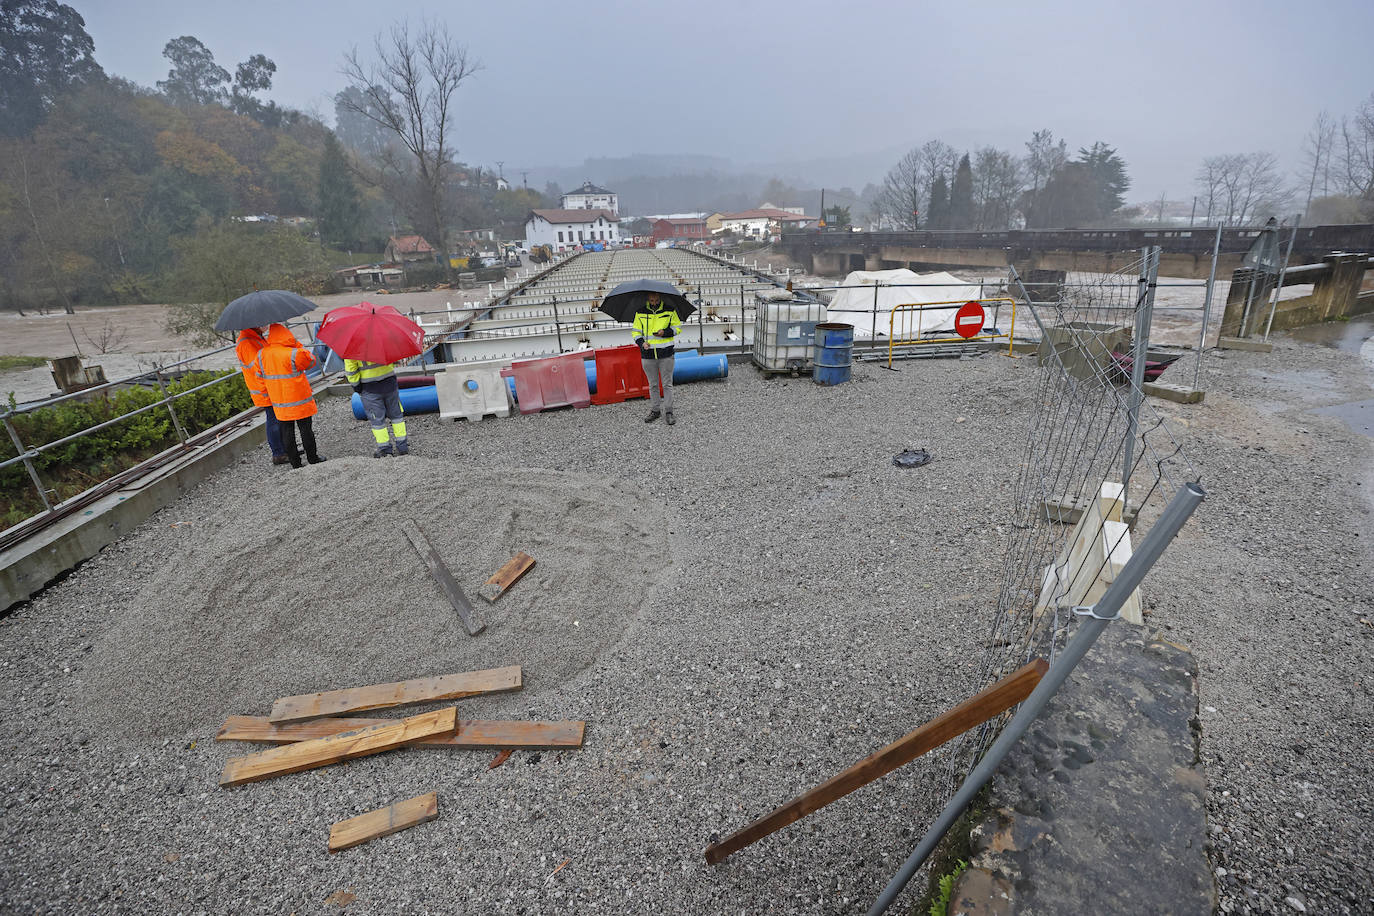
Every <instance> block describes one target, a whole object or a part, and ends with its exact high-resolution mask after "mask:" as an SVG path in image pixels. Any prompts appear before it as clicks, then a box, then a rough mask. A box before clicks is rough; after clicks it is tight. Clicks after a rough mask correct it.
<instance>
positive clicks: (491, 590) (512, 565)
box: [478, 550, 534, 602]
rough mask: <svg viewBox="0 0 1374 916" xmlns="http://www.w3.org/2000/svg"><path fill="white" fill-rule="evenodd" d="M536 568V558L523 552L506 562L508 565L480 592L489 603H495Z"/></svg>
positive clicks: (484, 584) (487, 582) (489, 580)
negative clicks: (521, 578) (522, 577)
mask: <svg viewBox="0 0 1374 916" xmlns="http://www.w3.org/2000/svg"><path fill="white" fill-rule="evenodd" d="M533 568H534V557H532V556H530V555H529V554H527V553H525V552H524V551H523V550H522V551H520V552H519V553H517V554H516V555H515V556H513V557H511V558H510V559H509V560H507V561H506V565H504V566H502V567H501V568H500V569H498V570H497V571H496V572H495V574H493V575H492V577H491V578H490V579H488V580H487V581H486V582H485V583H483V585H482V588H481V590H480V591H478V594H479V595H481V596H482V597H483V598H484V599H486V600H487V601H488V602H495V601H496V599H497V598H500V597H501V596H502V595H504V594H505V593H506V592H508V591H510V587H511V586H512V585H514V584H515V583H516V582H519V581H520V577H521V576H523V575H524V574H525V573H527V572H529V571H530V570H531V569H533Z"/></svg>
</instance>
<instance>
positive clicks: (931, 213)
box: [926, 175, 949, 229]
mask: <svg viewBox="0 0 1374 916" xmlns="http://www.w3.org/2000/svg"><path fill="white" fill-rule="evenodd" d="M926 228H927V229H948V228H949V182H948V181H946V180H945V176H944V175H936V176H935V183H934V184H932V185H931V186H930V209H929V210H928V211H926Z"/></svg>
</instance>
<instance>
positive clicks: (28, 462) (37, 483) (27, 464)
mask: <svg viewBox="0 0 1374 916" xmlns="http://www.w3.org/2000/svg"><path fill="white" fill-rule="evenodd" d="M11 413H13V411H9V410H6V411H5V431H6V432H8V433H9V434H10V441H11V442H13V443H14V451H15V453H16V454H18V455H19V456H20V457H21V458H23V459H24V470H26V471H28V472H29V479H30V480H32V481H33V488H34V489H35V490H37V491H38V498H39V499H41V500H42V501H43V508H44V509H47V510H48V511H49V512H51V511H52V503H51V502H49V501H48V491H47V490H45V489H43V479H42V478H41V477H39V476H38V468H36V467H34V466H33V459H32V458H30V457H29V454H28V451H27V450H26V449H25V448H24V443H23V442H22V441H20V439H19V430H17V429H15V428H14V423H13V422H12V421H11V420H10V414H11Z"/></svg>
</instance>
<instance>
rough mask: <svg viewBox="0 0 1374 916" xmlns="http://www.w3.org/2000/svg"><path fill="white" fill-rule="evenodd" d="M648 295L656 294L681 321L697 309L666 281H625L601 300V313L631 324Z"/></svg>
mask: <svg viewBox="0 0 1374 916" xmlns="http://www.w3.org/2000/svg"><path fill="white" fill-rule="evenodd" d="M649 293H658V294H659V296H661V297H662V298H663V301H664V303H665V304H667V305H668V306H670V307H671V308H672V309H673V310H674V311H675V312H677V317H678V318H680V319H682V320H683V321H686V320H687V317H688V316H689V315H691V314H692V313H693V312H695V311H696V310H697V307H696V306H695V305H693V304H692V303H690V302H688V301H687V297H686V296H684V295H683V294H682V293H680V292H678V291H677V287H676V286H674V285H673V284H671V283H669V282H668V281H667V280H627V281H625V282H624V283H622V284H620V285H619V286H617V287H616V288H615V289H613V290H611V292H610V294H609V295H608V296H606V298H605V299H602V300H601V305H600V308H601V311H603V312H605V313H606V314H607V315H610V316H611V317H612V318H614V319H615V320H616V321H624V322H626V323H629V322H632V321H634V320H635V313H636V312H638V311H640V310H641V309H643V306H644V300H645V298H646V297H647V296H648V295H649Z"/></svg>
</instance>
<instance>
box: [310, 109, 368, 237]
mask: <svg viewBox="0 0 1374 916" xmlns="http://www.w3.org/2000/svg"><path fill="white" fill-rule="evenodd" d="M319 193H320V238H321V240H323V241H324V242H325V244H327V245H332V246H333V247H335V248H343V247H345V246H348V245H351V244H353V242H355V241H356V240H357V238H358V227H359V222H360V219H361V216H362V206H361V204H360V203H359V200H358V187H357V185H355V184H354V183H353V175H352V174H351V173H350V172H349V169H348V160H347V159H346V158H345V156H344V151H343V146H342V144H340V143H339V141H338V138H337V137H335V136H334V134H333V133H326V134H325V135H324V155H323V156H322V157H321V158H320V192H319Z"/></svg>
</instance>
